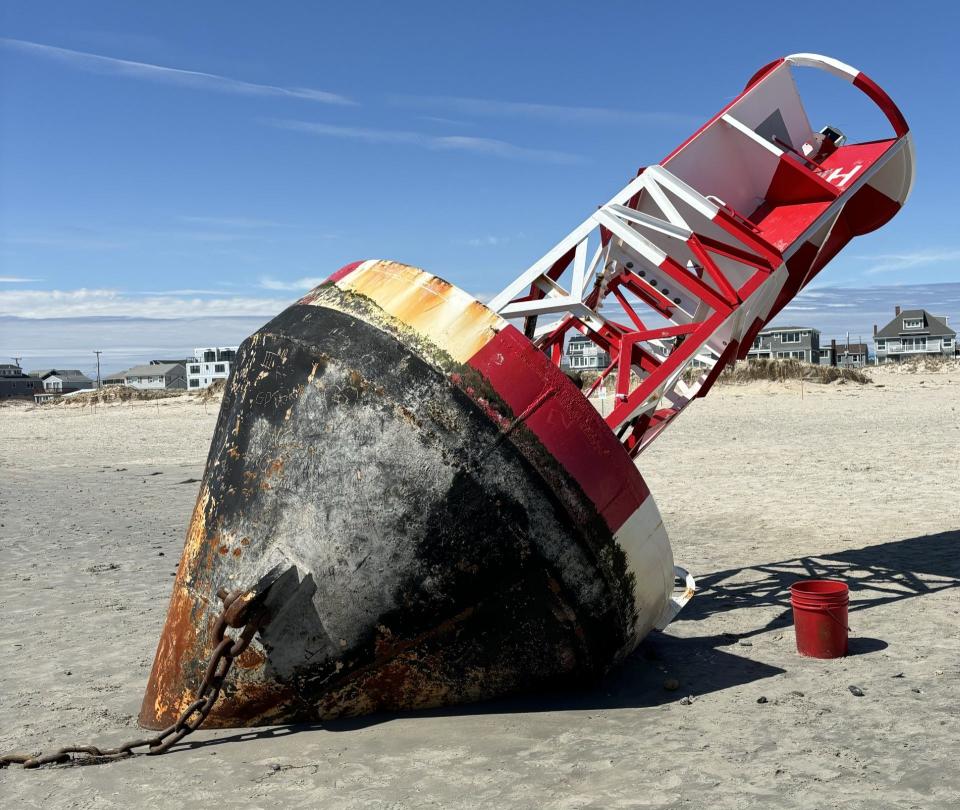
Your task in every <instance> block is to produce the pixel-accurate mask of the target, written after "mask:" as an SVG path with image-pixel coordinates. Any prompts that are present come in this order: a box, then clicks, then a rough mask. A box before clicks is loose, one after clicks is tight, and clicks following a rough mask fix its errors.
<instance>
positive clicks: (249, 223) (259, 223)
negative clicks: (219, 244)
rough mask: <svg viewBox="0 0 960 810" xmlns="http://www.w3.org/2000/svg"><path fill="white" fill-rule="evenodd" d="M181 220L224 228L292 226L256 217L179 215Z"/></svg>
mask: <svg viewBox="0 0 960 810" xmlns="http://www.w3.org/2000/svg"><path fill="white" fill-rule="evenodd" d="M177 219H178V220H180V221H181V222H188V223H190V224H191V225H217V226H220V227H223V228H238V229H244V228H253V229H259V228H292V227H294V226H293V225H288V224H287V223H286V222H274V221H273V220H271V219H254V218H250V217H187V216H181V217H177Z"/></svg>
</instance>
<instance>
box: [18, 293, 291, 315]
mask: <svg viewBox="0 0 960 810" xmlns="http://www.w3.org/2000/svg"><path fill="white" fill-rule="evenodd" d="M290 303H292V302H291V301H290V300H289V299H288V298H257V297H251V296H230V297H222V294H221V297H219V298H207V297H199V292H197V293H190V292H189V291H186V290H179V291H178V290H174V291H170V292H161V293H130V292H121V291H119V290H108V289H86V288H82V289H78V290H17V291H16V292H13V291H4V290H0V316H8V317H17V318H27V319H33V318H50V317H57V318H88V317H108V316H112V317H126V318H148V319H152V318H164V319H168V318H196V317H207V316H221V317H234V316H253V315H257V316H268V317H269V316H271V315H274V314H276V313H277V312H280V310H282V309H284V308H285V307H287V306H289V305H290Z"/></svg>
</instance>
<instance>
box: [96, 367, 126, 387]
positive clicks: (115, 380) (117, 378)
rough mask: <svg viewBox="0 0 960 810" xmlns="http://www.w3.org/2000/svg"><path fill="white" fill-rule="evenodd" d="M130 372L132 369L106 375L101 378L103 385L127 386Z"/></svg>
mask: <svg viewBox="0 0 960 810" xmlns="http://www.w3.org/2000/svg"><path fill="white" fill-rule="evenodd" d="M129 371H130V369H126V370H124V371H115V372H114V373H113V374H105V375H104V376H103V377H101V378H100V381H101V383H102V384H103V385H126V384H127V374H128V373H129Z"/></svg>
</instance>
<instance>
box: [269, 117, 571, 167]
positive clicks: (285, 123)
mask: <svg viewBox="0 0 960 810" xmlns="http://www.w3.org/2000/svg"><path fill="white" fill-rule="evenodd" d="M267 123H268V124H270V125H271V126H274V127H279V128H280V129H289V130H292V131H294V132H306V133H308V134H310V135H319V136H321V137H328V138H344V139H347V140H354V141H362V142H363V143H370V144H399V145H406V146H418V147H420V148H423V149H433V150H438V151H458V152H473V153H474V154H481V155H489V156H491V157H498V158H506V159H510V160H532V161H539V162H544V163H564V164H570V163H582V162H583V158H582V157H581V156H579V155H573V154H570V153H569V152H558V151H555V150H552V149H531V148H528V147H525V146H517V145H516V144H512V143H508V142H507V141H500V140H497V139H495V138H474V137H467V136H464V135H427V134H426V133H423V132H409V131H405V130H396V129H373V128H369V127H343V126H337V125H335V124H319V123H314V122H311V121H296V120H287V119H284V120H270V121H268V122H267Z"/></svg>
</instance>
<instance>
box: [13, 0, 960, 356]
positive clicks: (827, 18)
mask: <svg viewBox="0 0 960 810" xmlns="http://www.w3.org/2000/svg"><path fill="white" fill-rule="evenodd" d="M884 5H885V4H883V3H879V2H876V1H875V2H870V3H863V2H844V3H842V4H834V5H832V6H829V7H824V10H823V11H822V12H821V11H818V12H817V14H816V15H814V16H815V17H816V21H813V20H811V19H807V20H806V21H803V20H804V14H803V13H800V11H799V10H798V9H797V8H794V9H792V10H788V9H786V8H785V7H774V6H770V7H769V8H768V9H766V10H763V11H757V9H756V5H755V4H747V3H744V4H736V3H734V4H719V5H718V4H715V3H698V2H687V3H684V4H682V5H677V4H666V3H664V4H657V5H656V6H654V5H653V4H647V3H637V2H633V3H616V2H611V3H605V4H600V5H595V6H587V5H586V4H583V3H567V2H557V0H554V2H549V3H534V2H531V3H525V4H519V3H497V2H489V3H485V4H471V5H469V6H467V5H465V4H456V3H449V2H446V3H426V2H424V3H407V4H400V3H378V2H368V3H364V4H351V5H348V4H282V5H281V4H272V5H267V4H263V3H254V2H236V0H234V1H233V2H219V3H218V2H207V3H202V4H198V3H195V2H191V3H186V2H165V3H157V4H141V3H129V2H97V1H96V0H92V1H91V2H85V3H82V4H81V3H73V2H59V3H54V2H44V0H32V1H31V2H29V3H28V2H10V3H6V4H4V6H3V12H2V15H3V16H2V18H0V37H3V41H2V42H0V361H3V360H5V359H6V357H7V356H11V355H22V356H24V358H25V359H24V361H23V362H24V365H25V366H27V367H29V368H36V367H43V366H56V365H61V366H65V365H70V366H77V367H80V368H84V369H90V368H91V367H92V362H91V361H92V358H93V355H92V354H91V352H92V350H93V349H95V348H100V349H103V350H104V353H105V354H104V358H105V359H104V363H105V364H106V366H107V370H111V371H112V370H114V367H116V368H118V369H119V368H121V367H124V366H126V365H130V364H131V363H133V362H134V361H141V360H145V359H150V358H151V357H155V356H170V355H171V354H173V355H183V354H185V353H186V352H188V351H189V350H191V349H192V348H193V347H194V346H195V345H197V346H199V345H203V344H205V343H219V344H221V345H222V344H230V343H236V342H239V341H240V340H241V339H242V338H243V337H245V336H246V335H247V334H249V333H250V332H252V331H253V330H255V329H256V328H257V327H258V326H259V325H260V324H261V323H263V322H264V321H266V320H268V319H269V317H271V316H272V315H273V314H275V313H276V312H278V311H280V310H281V309H282V308H283V307H284V306H285V305H287V304H288V303H289V302H291V301H292V300H295V299H296V298H297V297H298V295H299V293H300V292H302V291H303V290H305V289H307V288H309V287H310V286H311V285H312V284H314V283H316V282H317V281H318V280H320V279H322V278H324V277H326V276H327V275H328V274H329V273H330V272H332V271H333V270H335V269H337V268H338V267H340V266H341V265H343V264H345V263H347V262H349V261H354V260H357V259H364V258H391V259H396V260H399V261H404V262H409V263H411V264H416V265H418V266H421V267H425V268H426V269H428V270H430V271H432V272H435V273H437V274H438V275H441V276H444V277H445V278H448V279H449V280H450V281H452V282H454V283H456V284H459V285H460V286H462V287H464V288H466V289H468V290H470V291H472V292H475V293H478V294H484V295H488V294H490V293H492V292H495V291H497V290H498V289H499V288H500V287H502V286H503V285H504V284H505V283H506V282H507V281H508V280H509V279H510V278H512V277H514V276H516V275H517V274H518V273H519V272H521V271H522V270H523V269H524V268H525V267H526V266H528V265H529V264H530V263H531V262H532V261H534V260H535V259H537V258H538V257H539V256H540V255H542V254H543V253H544V252H546V250H547V249H549V248H550V247H551V246H552V245H553V244H554V243H555V242H556V241H558V240H559V239H560V238H561V237H562V236H564V235H565V234H566V232H567V231H569V230H570V229H571V228H572V227H573V226H575V225H576V224H578V223H579V221H580V220H582V219H583V218H584V217H585V216H586V215H587V214H588V213H589V212H590V211H591V210H593V209H594V207H595V206H596V205H597V204H599V203H602V202H604V201H606V200H607V199H608V198H609V197H610V196H611V195H612V194H613V193H614V192H615V191H617V190H618V189H619V188H620V187H621V186H622V185H623V184H624V183H625V182H626V181H627V180H628V179H629V178H630V177H631V176H632V175H633V174H634V173H635V171H636V169H637V167H638V166H641V165H645V164H648V163H653V162H657V161H658V160H660V159H662V158H663V157H664V155H666V154H667V153H668V152H669V151H670V150H671V149H672V148H673V147H674V146H676V145H677V144H678V143H680V142H681V141H682V140H683V139H684V138H685V137H686V136H687V135H689V134H690V133H691V132H692V131H694V130H695V129H696V128H697V126H698V125H699V124H700V123H702V121H703V120H705V119H706V118H707V117H709V116H710V115H711V114H712V113H713V112H715V111H716V110H717V109H718V108H719V107H721V106H722V105H723V104H724V103H725V102H726V101H727V100H729V99H730V98H731V97H732V96H733V95H735V94H736V93H737V92H738V91H739V90H740V89H741V88H742V86H743V84H744V82H745V81H746V80H747V79H748V78H749V77H750V76H751V75H752V74H753V72H754V71H755V70H756V69H757V68H758V67H760V66H761V65H763V64H765V63H766V62H768V61H769V60H771V59H773V58H775V57H777V56H780V55H783V54H787V53H792V52H796V51H814V52H820V53H825V54H828V55H832V56H835V57H837V58H839V59H842V60H843V61H846V62H849V63H851V64H853V65H855V66H857V67H859V68H861V69H862V70H864V71H866V72H867V73H868V74H869V75H870V76H871V77H872V78H874V79H875V80H876V81H878V82H879V83H880V84H881V85H882V86H883V87H884V88H885V89H887V90H888V92H889V93H890V94H891V95H892V96H893V98H894V99H895V100H896V101H897V102H898V103H899V105H900V106H901V108H902V109H903V111H904V113H905V114H906V116H907V119H908V121H909V122H910V124H911V127H912V129H913V133H914V136H915V138H916V145H917V156H918V178H917V184H916V186H915V189H914V194H913V197H912V198H911V200H910V201H909V203H908V205H907V207H906V208H905V209H904V210H903V211H902V212H901V213H900V214H899V215H898V216H897V217H896V218H895V219H894V220H893V221H892V222H891V223H890V224H888V225H887V226H886V227H885V228H883V229H882V230H881V231H879V232H877V233H876V234H872V235H870V236H868V237H865V238H862V239H860V240H858V241H857V242H855V243H853V244H851V245H850V246H848V247H847V249H846V250H845V252H844V253H843V254H842V255H841V256H840V257H839V258H838V259H836V260H835V261H834V262H833V263H832V264H831V265H830V266H829V267H828V268H827V270H825V271H824V273H822V274H821V276H820V277H819V278H818V279H817V281H816V285H817V288H816V289H813V290H811V291H810V292H811V293H812V295H808V296H805V297H804V298H802V299H801V300H799V301H797V302H796V307H795V308H794V309H793V310H791V311H789V312H787V313H785V315H784V318H786V319H787V320H790V321H800V322H804V323H810V324H812V325H814V326H818V327H820V328H821V329H823V330H824V332H825V333H826V334H827V335H833V334H837V335H839V334H843V333H844V332H845V331H846V330H850V331H852V332H853V334H858V333H862V334H866V332H867V331H868V330H869V327H870V325H871V324H872V323H873V322H876V321H877V320H880V321H881V322H883V321H885V320H887V319H888V318H889V316H890V315H892V313H891V312H890V311H891V310H892V306H893V304H894V303H900V304H902V305H904V306H914V305H919V306H926V307H927V308H928V309H931V310H933V311H935V312H943V313H946V314H949V315H951V316H952V317H951V322H957V321H960V284H958V282H960V273H958V272H957V268H958V267H960V235H958V233H957V226H956V213H955V211H956V204H955V193H956V192H955V187H956V185H957V179H958V172H957V169H956V164H955V162H954V161H955V157H954V155H955V152H956V149H955V148H953V147H954V141H955V139H956V131H957V129H958V126H957V125H958V120H957V118H958V114H957V89H956V85H955V84H954V81H955V74H956V71H955V67H954V65H955V50H956V44H955V39H956V31H957V30H960V13H958V11H957V5H956V4H954V3H946V2H929V3H925V2H915V3H913V4H912V5H911V6H910V8H909V13H907V12H906V11H904V7H903V5H902V4H890V8H891V11H890V12H889V13H887V12H884V11H882V8H883V7H884ZM278 6H279V7H278ZM894 9H895V10H894ZM807 72H808V73H809V71H807ZM801 75H802V74H801ZM806 89H807V86H806V85H804V84H802V85H801V90H802V91H803V90H806ZM809 91H810V92H812V93H814V95H813V96H812V97H810V98H813V99H815V101H813V102H812V103H808V110H809V112H810V114H811V119H812V120H814V121H815V122H817V123H827V122H828V121H829V122H830V123H833V124H836V125H838V126H840V127H841V129H844V130H845V131H846V132H848V134H850V135H851V137H852V138H853V139H861V138H871V137H877V136H881V135H883V134H884V133H885V130H883V129H881V128H880V127H879V125H878V119H877V116H876V115H875V114H874V113H873V111H872V110H871V109H870V108H869V105H868V104H867V103H866V102H861V101H860V100H859V99H858V98H857V97H856V95H855V94H854V92H853V91H852V90H851V88H850V87H849V86H848V85H845V84H844V83H842V82H839V81H837V80H830V79H827V78H824V79H823V81H821V80H820V79H819V77H816V76H813V77H812V78H811V79H810V80H809ZM891 285H900V286H897V287H892V286H891ZM830 305H833V306H830Z"/></svg>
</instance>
